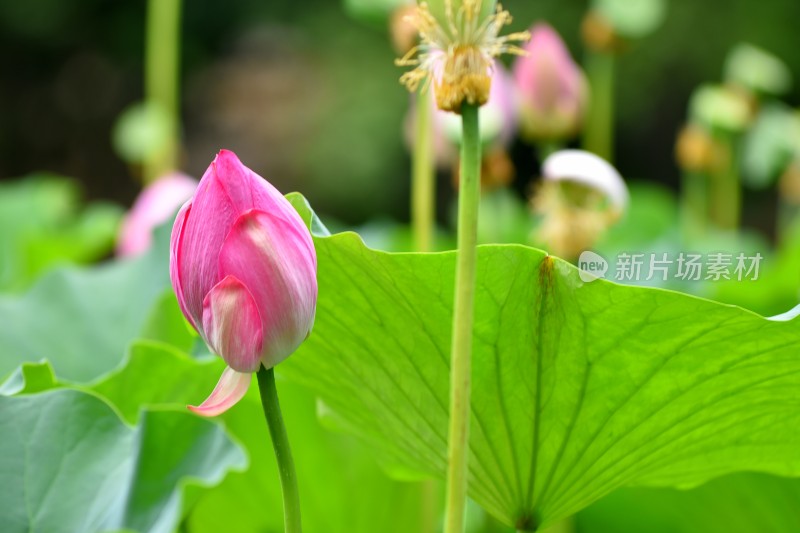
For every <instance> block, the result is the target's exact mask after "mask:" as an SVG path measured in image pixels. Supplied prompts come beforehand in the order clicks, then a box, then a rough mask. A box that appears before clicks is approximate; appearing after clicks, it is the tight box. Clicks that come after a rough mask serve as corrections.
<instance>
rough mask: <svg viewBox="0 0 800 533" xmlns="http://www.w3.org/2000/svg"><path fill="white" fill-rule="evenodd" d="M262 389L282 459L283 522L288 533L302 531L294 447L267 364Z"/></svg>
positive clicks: (277, 456)
mask: <svg viewBox="0 0 800 533" xmlns="http://www.w3.org/2000/svg"><path fill="white" fill-rule="evenodd" d="M258 389H259V392H260V393H261V406H262V407H263V409H264V417H265V418H266V419H267V426H269V435H270V437H271V438H272V448H273V449H274V450H275V459H276V460H277V461H278V471H279V472H280V476H281V490H282V492H283V522H284V530H285V531H286V533H300V532H301V531H302V530H303V528H302V525H301V523H300V495H299V493H298V490H297V474H296V473H295V470H294V460H293V459H292V450H291V448H290V447H289V436H288V435H287V434H286V426H284V425H283V416H282V415H281V405H280V402H279V401H278V389H277V388H276V387H275V371H274V369H272V368H270V369H269V370H266V369H265V368H264V367H263V366H262V367H261V368H260V369H259V370H258Z"/></svg>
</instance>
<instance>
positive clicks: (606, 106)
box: [583, 51, 616, 164]
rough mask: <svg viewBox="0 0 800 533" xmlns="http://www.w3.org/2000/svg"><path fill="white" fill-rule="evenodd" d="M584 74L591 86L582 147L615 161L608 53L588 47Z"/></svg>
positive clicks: (611, 57) (611, 65) (611, 63)
mask: <svg viewBox="0 0 800 533" xmlns="http://www.w3.org/2000/svg"><path fill="white" fill-rule="evenodd" d="M587 53H588V55H587V57H586V75H587V77H588V79H589V86H590V87H591V97H590V102H589V110H588V115H587V118H586V126H585V128H584V133H583V147H584V149H586V150H588V151H589V152H593V153H595V154H597V155H599V156H600V157H602V158H603V159H605V160H606V161H608V162H609V163H612V164H613V163H614V70H615V69H614V63H615V60H616V58H615V57H614V55H613V54H611V53H605V52H597V51H589V52H587Z"/></svg>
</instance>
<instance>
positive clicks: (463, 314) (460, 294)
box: [444, 104, 481, 533]
mask: <svg viewBox="0 0 800 533" xmlns="http://www.w3.org/2000/svg"><path fill="white" fill-rule="evenodd" d="M461 120H462V128H463V134H462V140H461V180H460V182H459V189H458V258H457V263H456V287H455V304H454V313H453V342H452V348H451V350H452V351H451V358H450V427H449V434H448V438H449V441H448V459H449V462H448V469H447V500H446V511H445V528H444V531H445V533H462V532H463V531H464V512H465V509H466V499H467V472H468V470H467V462H468V459H469V455H468V450H469V418H470V380H471V376H470V374H471V359H472V322H473V315H474V312H473V311H474V306H475V270H476V263H477V240H478V237H477V234H478V203H479V201H480V169H481V140H480V132H479V130H478V108H477V106H474V105H470V104H464V105H463V107H462V108H461Z"/></svg>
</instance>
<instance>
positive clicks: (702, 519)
mask: <svg viewBox="0 0 800 533" xmlns="http://www.w3.org/2000/svg"><path fill="white" fill-rule="evenodd" d="M798 509H800V480H798V479H790V478H780V477H775V476H769V475H766V474H754V473H742V474H732V475H728V476H724V477H721V478H719V479H715V480H714V481H711V482H709V483H707V484H705V485H702V486H700V487H698V488H695V489H692V490H686V491H684V490H675V489H663V488H661V489H656V488H626V489H620V490H618V491H615V492H614V493H612V494H610V495H609V496H607V497H605V498H603V499H602V500H600V501H598V502H596V503H594V504H593V505H591V506H589V507H588V508H587V509H584V510H583V511H581V512H580V513H578V515H577V521H576V522H577V531H578V532H579V533H607V532H609V531H613V532H614V533H641V532H642V531H646V532H648V533H753V532H755V531H761V532H770V533H795V532H797V531H800V513H798V512H797V510H798Z"/></svg>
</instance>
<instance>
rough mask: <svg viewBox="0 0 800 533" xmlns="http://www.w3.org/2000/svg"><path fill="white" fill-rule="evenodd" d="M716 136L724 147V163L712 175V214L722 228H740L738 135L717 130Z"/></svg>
mask: <svg viewBox="0 0 800 533" xmlns="http://www.w3.org/2000/svg"><path fill="white" fill-rule="evenodd" d="M715 137H716V139H717V141H718V142H719V143H720V146H722V147H724V151H725V152H724V153H725V158H724V163H723V164H722V165H721V166H720V169H719V171H718V172H717V173H716V174H715V175H713V176H711V195H710V196H711V198H710V201H711V206H710V208H711V216H712V220H713V221H714V222H715V225H716V226H717V227H718V228H719V229H722V230H730V231H735V230H737V229H738V228H739V219H740V218H741V211H742V181H741V178H740V176H739V158H738V157H737V155H738V150H737V148H738V146H737V145H738V136H736V135H734V134H731V133H729V132H716V134H715Z"/></svg>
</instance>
